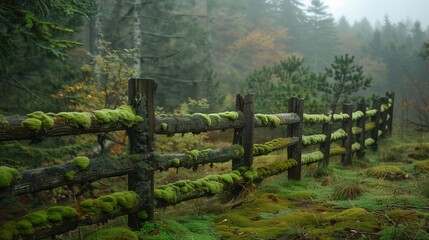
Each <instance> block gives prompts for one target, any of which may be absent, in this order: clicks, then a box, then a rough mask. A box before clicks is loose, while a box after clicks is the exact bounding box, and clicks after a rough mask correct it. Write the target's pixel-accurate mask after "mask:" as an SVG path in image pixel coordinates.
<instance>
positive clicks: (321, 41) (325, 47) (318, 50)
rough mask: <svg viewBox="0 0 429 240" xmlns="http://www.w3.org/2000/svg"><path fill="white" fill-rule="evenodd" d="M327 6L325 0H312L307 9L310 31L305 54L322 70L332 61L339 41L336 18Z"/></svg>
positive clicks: (318, 69) (311, 63)
mask: <svg viewBox="0 0 429 240" xmlns="http://www.w3.org/2000/svg"><path fill="white" fill-rule="evenodd" d="M327 8H328V7H327V6H326V5H324V3H323V1H321V0H312V1H311V5H310V6H309V7H308V9H307V15H308V25H309V31H308V35H307V38H306V42H305V43H306V45H307V48H306V50H305V51H304V56H305V57H306V59H307V61H308V62H309V64H310V65H311V66H312V68H313V69H314V70H316V71H321V70H322V69H323V68H324V67H325V66H326V65H327V62H330V61H331V59H332V58H333V56H334V55H335V52H336V45H337V42H338V38H337V32H336V29H335V23H334V18H333V17H332V14H330V13H328V12H327Z"/></svg>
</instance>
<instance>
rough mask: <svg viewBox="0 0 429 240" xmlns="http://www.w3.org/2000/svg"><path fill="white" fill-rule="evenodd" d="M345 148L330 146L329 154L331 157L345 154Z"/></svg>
mask: <svg viewBox="0 0 429 240" xmlns="http://www.w3.org/2000/svg"><path fill="white" fill-rule="evenodd" d="M346 153H347V150H346V149H345V148H343V147H337V148H331V149H329V156H330V157H333V156H338V155H343V154H346Z"/></svg>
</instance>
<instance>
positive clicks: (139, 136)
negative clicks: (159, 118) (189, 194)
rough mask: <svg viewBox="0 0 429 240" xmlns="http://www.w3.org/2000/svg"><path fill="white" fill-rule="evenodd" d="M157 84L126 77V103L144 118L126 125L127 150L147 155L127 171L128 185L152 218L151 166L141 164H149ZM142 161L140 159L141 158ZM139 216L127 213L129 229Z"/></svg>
mask: <svg viewBox="0 0 429 240" xmlns="http://www.w3.org/2000/svg"><path fill="white" fill-rule="evenodd" d="M157 86H158V84H157V83H156V82H155V81H154V80H151V79H130V80H129V82H128V88H129V89H128V99H129V101H130V102H129V104H130V105H131V106H133V108H134V110H135V112H136V115H138V116H140V117H141V118H143V119H144V120H143V121H142V122H138V123H137V124H136V125H133V126H131V127H130V128H128V129H127V134H128V137H129V142H130V144H129V145H130V154H142V155H147V156H148V158H145V159H147V160H145V161H148V162H147V163H143V162H136V167H135V169H136V170H135V172H133V173H130V174H129V175H128V189H129V190H130V191H134V192H136V193H137V194H138V195H140V196H142V197H141V198H140V199H139V201H140V203H141V204H142V205H144V206H145V209H142V210H145V211H146V213H147V215H148V218H147V220H149V221H152V220H153V213H154V206H155V202H154V179H153V173H154V171H153V170H150V171H145V170H144V169H143V168H142V167H140V166H144V165H145V164H149V165H150V166H151V165H153V151H154V135H155V93H156V88H157ZM141 161H143V160H141ZM142 221H143V220H142V219H141V218H140V217H139V215H138V214H137V213H135V214H129V215H128V226H129V227H130V228H132V229H133V230H138V229H140V227H141V224H142Z"/></svg>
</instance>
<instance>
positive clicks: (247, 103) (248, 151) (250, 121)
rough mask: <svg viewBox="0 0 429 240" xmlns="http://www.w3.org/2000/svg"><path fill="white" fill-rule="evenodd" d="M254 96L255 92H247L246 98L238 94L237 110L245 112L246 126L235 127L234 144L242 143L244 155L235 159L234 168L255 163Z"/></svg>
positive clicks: (250, 165) (249, 166) (247, 166)
mask: <svg viewBox="0 0 429 240" xmlns="http://www.w3.org/2000/svg"><path fill="white" fill-rule="evenodd" d="M253 97H254V95H253V94H247V95H246V96H245V97H244V98H242V97H241V96H240V95H237V99H236V100H237V102H236V107H237V110H240V111H242V112H243V116H244V126H243V127H242V128H240V129H234V136H233V144H240V145H242V146H243V149H244V155H243V157H242V158H238V159H234V160H233V162H232V169H233V170H235V169H238V168H239V167H246V168H251V167H252V165H253V129H254V126H253V125H254V119H255V116H254V115H255V114H254V109H253V108H254V107H253Z"/></svg>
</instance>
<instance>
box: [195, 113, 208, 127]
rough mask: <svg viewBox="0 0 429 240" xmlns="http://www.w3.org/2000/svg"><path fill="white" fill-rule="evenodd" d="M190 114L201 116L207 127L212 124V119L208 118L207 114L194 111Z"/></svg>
mask: <svg viewBox="0 0 429 240" xmlns="http://www.w3.org/2000/svg"><path fill="white" fill-rule="evenodd" d="M192 116H193V117H199V118H201V119H202V120H203V121H204V122H205V123H206V125H207V126H209V127H210V126H211V125H212V120H211V119H210V117H209V116H208V115H207V114H204V113H194V114H192Z"/></svg>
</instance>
